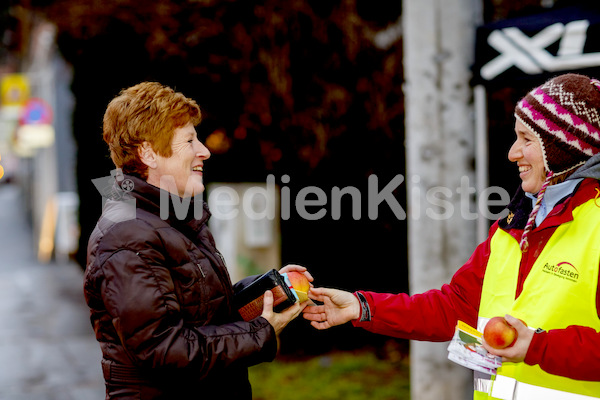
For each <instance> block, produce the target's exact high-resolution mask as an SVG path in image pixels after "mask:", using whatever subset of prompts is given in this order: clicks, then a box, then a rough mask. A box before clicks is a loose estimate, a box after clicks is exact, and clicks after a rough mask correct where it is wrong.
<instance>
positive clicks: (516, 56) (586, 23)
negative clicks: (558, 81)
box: [473, 7, 600, 86]
mask: <svg viewBox="0 0 600 400" xmlns="http://www.w3.org/2000/svg"><path fill="white" fill-rule="evenodd" d="M473 72H474V84H483V85H486V86H492V85H505V84H509V85H512V84H514V83H515V82H518V81H521V80H530V79H532V78H534V79H537V80H545V79H547V78H548V77H550V76H555V75H559V74H561V73H565V72H578V73H582V74H586V75H590V76H593V77H596V78H600V10H598V9H589V8H585V7H568V8H560V9H554V10H551V11H548V12H545V13H541V14H536V15H531V16H527V17H521V18H515V19H509V20H503V21H498V22H494V23H491V24H487V25H484V26H481V27H479V28H478V29H477V39H476V51H475V65H474V68H473Z"/></svg>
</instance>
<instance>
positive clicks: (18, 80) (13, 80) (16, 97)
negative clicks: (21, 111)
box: [0, 74, 29, 106]
mask: <svg viewBox="0 0 600 400" xmlns="http://www.w3.org/2000/svg"><path fill="white" fill-rule="evenodd" d="M27 99H29V79H28V78H27V76H26V75H25V74H6V75H4V77H3V78H2V80H1V81H0V103H1V105H2V106H23V105H24V104H25V102H26V101H27Z"/></svg>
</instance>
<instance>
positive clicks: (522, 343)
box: [483, 314, 534, 363]
mask: <svg viewBox="0 0 600 400" xmlns="http://www.w3.org/2000/svg"><path fill="white" fill-rule="evenodd" d="M500 318H502V317H500ZM504 319H505V320H506V322H508V325H507V326H506V327H503V326H502V324H501V323H495V324H493V325H494V326H490V328H488V327H487V326H486V329H488V330H491V329H494V332H490V331H488V332H485V331H484V340H483V347H484V348H485V349H486V350H487V351H488V352H490V353H491V354H494V355H497V356H500V357H502V361H507V362H515V363H516V362H522V361H523V360H524V359H525V355H526V354H527V350H528V349H529V345H530V344H531V340H532V339H533V334H534V331H533V330H531V329H529V328H528V327H527V325H526V324H525V323H524V322H523V321H522V320H520V319H518V318H515V317H513V316H511V315H508V314H507V315H506V316H505V317H504ZM490 321H491V320H490ZM511 329H514V330H516V338H515V340H514V341H512V344H511V343H509V344H508V345H507V347H504V348H501V349H499V348H495V347H493V346H492V345H491V344H490V343H488V342H487V341H486V336H487V337H488V340H490V341H493V340H495V339H494V338H493V337H494V336H495V335H498V336H502V335H505V336H510V334H511V332H510V330H511ZM486 333H487V334H486ZM495 345H496V346H498V345H497V344H495Z"/></svg>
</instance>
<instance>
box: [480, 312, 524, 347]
mask: <svg viewBox="0 0 600 400" xmlns="http://www.w3.org/2000/svg"><path fill="white" fill-rule="evenodd" d="M521 322H523V323H524V324H525V322H524V321H523V320H521ZM525 326H527V324H525ZM517 336H518V334H517V330H516V329H515V328H514V327H513V326H512V325H510V324H509V323H508V322H507V321H506V319H504V317H494V318H491V319H490V320H489V321H488V323H487V324H486V326H485V328H484V330H483V338H484V339H485V341H486V342H487V343H488V344H489V345H490V346H491V347H493V348H495V349H504V348H506V347H510V346H512V345H513V344H515V342H516V341H517Z"/></svg>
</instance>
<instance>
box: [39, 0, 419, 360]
mask: <svg viewBox="0 0 600 400" xmlns="http://www.w3.org/2000/svg"><path fill="white" fill-rule="evenodd" d="M31 6H32V7H33V8H34V9H35V10H37V11H39V12H40V13H41V14H42V15H43V16H44V17H45V18H46V19H48V20H50V21H52V22H54V23H55V24H56V25H57V27H58V36H57V40H58V46H59V49H60V51H61V53H62V54H63V56H64V57H65V59H66V60H67V61H68V62H69V63H70V64H72V66H73V71H74V77H73V83H72V91H73V93H74V95H75V99H76V106H75V110H74V113H73V131H74V134H75V138H76V142H77V148H78V154H77V182H78V190H79V195H80V200H81V202H80V204H81V206H80V215H79V217H80V225H81V229H82V235H81V242H80V249H79V252H78V254H77V259H78V261H79V262H80V264H81V265H82V266H84V265H85V251H86V245H87V240H88V237H89V234H90V232H91V230H92V229H93V227H94V225H95V222H96V220H97V218H98V216H99V213H100V207H99V201H100V200H99V198H98V196H97V192H96V191H95V188H94V187H93V185H92V183H91V179H94V178H97V177H101V176H105V175H107V173H108V171H110V170H111V169H112V168H113V165H112V162H111V160H110V158H109V156H108V150H107V147H106V145H105V144H104V142H103V141H102V137H101V129H102V116H103V113H104V110H105V108H106V105H107V104H108V102H109V101H110V100H111V99H112V98H113V97H114V96H115V95H117V94H118V92H119V91H120V90H121V89H122V88H125V87H128V86H131V85H133V84H136V83H138V82H141V81H145V80H155V81H159V82H161V83H164V84H167V85H169V86H172V87H174V88H175V89H177V90H178V91H181V92H183V93H184V94H185V95H187V96H189V97H192V98H194V99H195V100H196V101H197V102H198V104H200V106H201V108H202V112H203V122H202V123H201V124H200V126H199V128H198V131H199V133H200V136H201V139H203V140H204V141H205V143H206V144H207V145H208V146H209V148H210V150H211V152H212V153H213V156H212V157H211V159H210V160H209V162H207V165H206V169H205V171H206V175H205V177H206V181H207V183H210V182H211V181H215V182H223V181H226V182H248V181H250V182H251V181H264V180H265V178H266V176H267V175H268V174H273V175H274V176H275V177H276V179H279V178H280V177H281V176H282V175H284V174H287V175H289V177H290V182H289V183H286V184H285V186H287V187H288V188H290V191H291V196H292V197H291V198H292V199H294V197H295V193H297V191H298V190H300V189H301V188H302V187H305V186H309V185H310V186H318V187H320V188H321V189H323V190H324V191H325V192H326V193H328V194H329V193H331V188H333V187H334V186H338V187H345V186H354V187H358V188H359V189H361V191H362V193H363V195H362V197H363V199H362V205H363V207H362V208H363V210H362V218H361V219H360V220H358V221H356V220H354V219H352V213H351V209H350V202H347V203H343V208H344V209H343V210H342V218H341V219H339V220H333V219H332V218H331V214H330V213H329V212H328V213H327V216H326V217H325V218H323V219H320V220H318V221H306V220H303V219H302V218H300V217H299V216H298V215H295V214H294V213H292V215H291V218H290V219H289V220H287V221H282V225H281V231H282V238H281V239H282V258H283V260H282V261H283V264H284V265H285V264H287V263H299V264H302V265H306V266H307V267H308V268H310V270H311V272H312V273H313V275H314V276H315V279H316V281H317V284H318V285H323V286H334V287H340V288H345V289H348V290H355V289H358V288H361V289H371V290H380V291H395V292H398V291H406V290H407V289H408V283H407V266H406V264H407V262H406V222H405V221H400V220H398V218H396V217H395V215H394V214H393V213H392V211H391V210H390V209H389V207H388V206H387V205H386V204H382V205H381V206H380V207H379V217H378V218H377V220H373V221H372V220H369V219H368V218H367V178H368V176H369V175H371V174H376V175H377V176H378V178H379V185H380V188H383V186H385V185H386V184H387V183H388V182H389V181H391V179H392V178H393V177H394V176H395V175H397V174H404V168H405V165H404V164H405V163H404V134H403V116H404V106H403V97H402V80H403V78H402V47H401V40H400V39H399V38H398V39H397V40H396V41H394V42H393V43H390V45H389V46H387V47H386V48H378V47H377V46H375V44H374V36H375V34H376V32H378V31H380V30H382V29H385V28H386V27H388V26H389V25H390V24H393V23H395V22H396V21H397V20H398V19H399V18H400V12H401V2H400V1H395V2H388V1H380V2H377V6H376V7H375V6H374V5H373V4H372V2H367V1H366V0H333V1H326V2H324V1H317V0H310V1H287V2H283V1H275V0H266V1H261V2H249V1H230V0H213V1H210V0H205V1H193V0H187V1H185V0H183V1H182V0H179V1H176V0H169V1H165V0H163V1H160V2H148V1H142V0H102V1H99V0H98V1H82V0H55V1H50V0H38V1H35V0H34V1H33V2H32V3H31ZM404 190H405V189H404V185H401V186H400V187H398V188H397V190H396V191H395V193H394V194H395V196H396V197H397V199H398V201H399V202H400V203H401V204H402V206H403V207H404V208H405V200H404V197H405V196H404ZM309 211H310V210H309ZM313 211H316V210H313ZM293 325H295V327H294V329H288V330H287V331H286V335H287V337H285V338H284V340H282V343H283V344H284V347H283V351H284V352H285V351H289V352H293V351H300V352H313V353H314V352H321V351H326V350H328V349H330V348H331V347H340V348H352V347H357V346H362V345H364V344H366V343H373V342H378V341H380V340H383V339H381V338H376V337H375V336H372V335H369V334H367V333H365V332H363V331H362V330H357V329H351V328H350V327H343V328H340V329H342V330H344V329H346V330H347V333H346V334H340V332H339V330H338V331H336V332H334V333H333V334H332V333H330V332H317V331H315V330H314V329H312V328H310V327H309V326H308V324H307V323H306V322H305V321H303V320H301V319H299V320H296V321H294V322H293ZM300 337H302V340H298V338H300Z"/></svg>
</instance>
